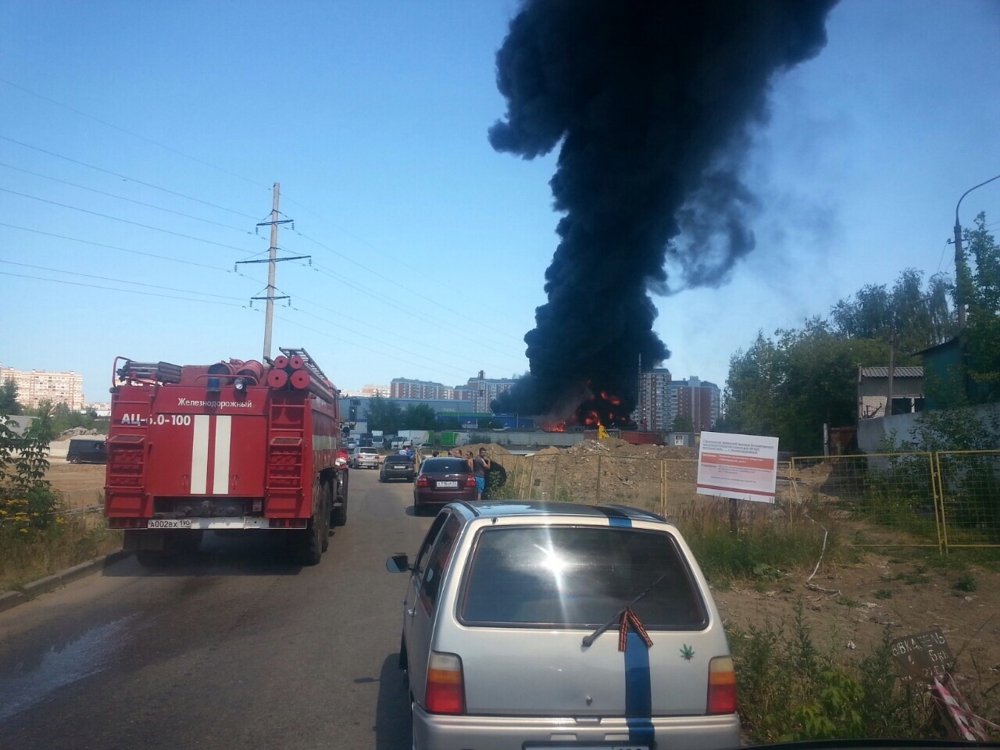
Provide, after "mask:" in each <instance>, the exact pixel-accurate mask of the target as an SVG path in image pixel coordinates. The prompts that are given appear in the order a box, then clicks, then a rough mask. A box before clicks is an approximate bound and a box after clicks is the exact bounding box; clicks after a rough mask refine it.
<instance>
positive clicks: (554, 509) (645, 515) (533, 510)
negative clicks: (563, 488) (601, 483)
mask: <svg viewBox="0 0 1000 750" xmlns="http://www.w3.org/2000/svg"><path fill="white" fill-rule="evenodd" d="M454 504H455V505H460V506H463V507H465V508H466V509H467V512H468V513H469V515H471V516H473V517H479V518H481V517H484V516H488V517H494V516H496V517H504V518H512V517H518V516H522V517H524V518H539V517H541V516H548V517H557V518H570V517H580V516H584V517H588V518H600V517H603V518H621V519H628V520H634V521H652V522H654V523H662V524H664V525H667V526H673V524H672V523H670V522H669V521H667V520H666V519H665V518H663V516H660V515H657V514H656V513H652V512H650V511H648V510H643V509H641V508H633V507H631V506H629V505H615V504H610V503H609V504H603V505H584V504H583V503H564V502H546V501H543V500H510V501H502V502H500V501H492V500H483V501H480V502H461V503H454Z"/></svg>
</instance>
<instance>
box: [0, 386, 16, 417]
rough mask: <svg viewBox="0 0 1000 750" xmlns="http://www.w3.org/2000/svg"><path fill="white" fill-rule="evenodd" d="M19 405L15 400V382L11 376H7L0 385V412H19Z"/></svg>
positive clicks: (11, 413) (13, 413)
mask: <svg viewBox="0 0 1000 750" xmlns="http://www.w3.org/2000/svg"><path fill="white" fill-rule="evenodd" d="M20 413H21V405H20V404H19V403H18V402H17V383H15V382H14V379H13V378H7V379H6V380H4V381H3V385H2V386H0V414H10V415H15V414H20Z"/></svg>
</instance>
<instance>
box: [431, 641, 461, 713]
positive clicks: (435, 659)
mask: <svg viewBox="0 0 1000 750" xmlns="http://www.w3.org/2000/svg"><path fill="white" fill-rule="evenodd" d="M424 706H425V708H426V709H427V711H429V712H430V713H432V714H464V713H465V683H464V679H463V677H462V659H461V658H460V657H459V656H458V655H457V654H442V653H439V652H437V651H432V652H431V658H430V659H429V660H428V661H427V690H426V692H425V693H424Z"/></svg>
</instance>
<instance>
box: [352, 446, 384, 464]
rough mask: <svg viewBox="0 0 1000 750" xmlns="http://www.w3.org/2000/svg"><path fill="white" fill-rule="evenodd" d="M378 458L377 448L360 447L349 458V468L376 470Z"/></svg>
mask: <svg viewBox="0 0 1000 750" xmlns="http://www.w3.org/2000/svg"><path fill="white" fill-rule="evenodd" d="M379 459H380V456H379V454H378V448H371V447H368V448H366V447H364V446H362V447H360V448H358V449H357V450H355V451H354V455H353V456H352V457H351V466H353V467H354V468H355V469H377V468H378V465H379Z"/></svg>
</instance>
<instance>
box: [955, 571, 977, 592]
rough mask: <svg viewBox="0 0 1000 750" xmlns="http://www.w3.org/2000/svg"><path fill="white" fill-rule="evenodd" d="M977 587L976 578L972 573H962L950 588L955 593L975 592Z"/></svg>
mask: <svg viewBox="0 0 1000 750" xmlns="http://www.w3.org/2000/svg"><path fill="white" fill-rule="evenodd" d="M978 585H979V584H978V583H977V582H976V577H975V576H974V575H972V573H962V575H960V576H959V577H958V580H957V581H955V582H954V583H953V584H952V585H951V587H952V588H953V589H955V590H956V591H975V590H976V588H978Z"/></svg>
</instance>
